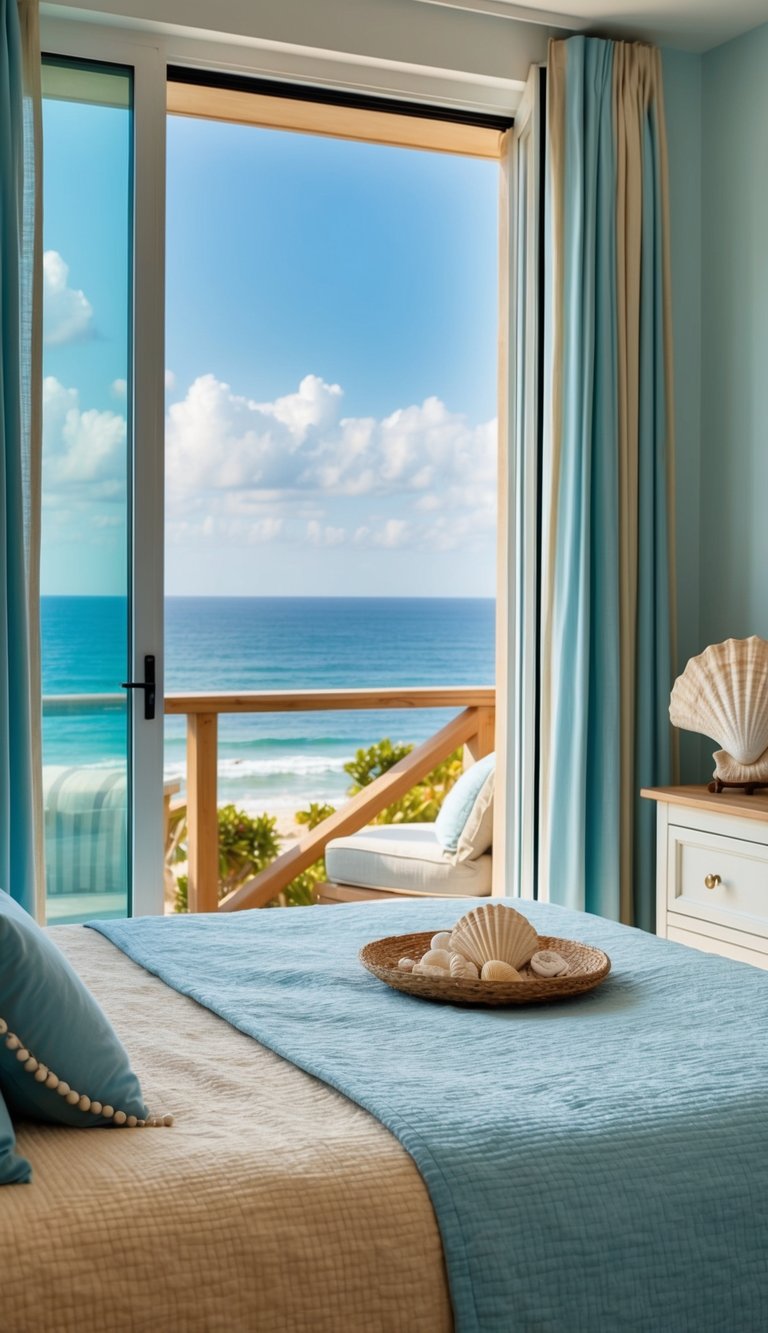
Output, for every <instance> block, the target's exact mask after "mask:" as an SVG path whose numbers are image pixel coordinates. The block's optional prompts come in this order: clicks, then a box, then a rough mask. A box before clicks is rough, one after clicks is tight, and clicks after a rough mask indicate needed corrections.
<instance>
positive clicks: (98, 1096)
mask: <svg viewBox="0 0 768 1333" xmlns="http://www.w3.org/2000/svg"><path fill="white" fill-rule="evenodd" d="M0 1093H2V1095H3V1097H4V1098H5V1100H6V1102H7V1103H8V1108H9V1109H10V1111H11V1113H12V1114H13V1115H14V1116H15V1115H21V1116H30V1117H32V1118H33V1119H36V1120H49V1121H53V1122H55V1123H58V1124H62V1125H77V1126H81V1127H89V1126H95V1125H105V1124H108V1123H109V1124H118V1125H121V1124H126V1123H127V1124H129V1125H133V1124H135V1123H136V1121H137V1120H146V1119H147V1108H146V1106H145V1105H144V1100H143V1098H142V1095H141V1088H140V1087H139V1081H138V1079H137V1078H136V1075H135V1074H134V1073H133V1070H132V1069H131V1066H130V1064H129V1061H128V1056H127V1054H126V1052H125V1050H124V1048H123V1046H122V1045H121V1043H120V1041H119V1039H118V1037H117V1035H116V1033H115V1031H114V1029H113V1028H112V1025H111V1023H110V1022H109V1020H108V1018H107V1017H106V1015H105V1014H103V1013H102V1011H101V1009H100V1008H99V1006H98V1004H97V1003H96V1001H95V1000H94V998H93V996H92V995H91V993H90V991H89V990H86V988H85V986H84V985H83V983H82V981H81V980H80V978H79V977H78V975H77V973H76V972H75V971H74V970H73V968H72V967H70V965H69V963H68V962H67V960H66V958H65V957H64V955H63V954H62V953H61V951H60V950H59V949H58V948H57V947H56V945H55V944H54V943H53V941H52V940H51V939H50V937H49V936H48V935H46V933H45V931H43V930H41V929H40V927H39V926H38V925H37V924H36V922H35V921H33V920H32V917H31V916H29V915H28V913H27V912H25V911H24V909H23V908H22V907H20V906H19V904H18V903H16V902H14V900H13V899H12V898H9V896H8V894H7V893H3V892H2V890H0ZM75 1094H77V1096H76V1095H75ZM91 1102H93V1103H94V1107H93V1110H91Z"/></svg>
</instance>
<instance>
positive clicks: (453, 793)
mask: <svg viewBox="0 0 768 1333" xmlns="http://www.w3.org/2000/svg"><path fill="white" fill-rule="evenodd" d="M495 763H496V755H495V754H487V755H486V756H485V758H484V759H478V761H477V763H476V764H472V766H471V768H468V769H467V770H466V772H464V773H462V775H461V777H460V778H459V780H458V782H455V783H454V785H453V786H452V787H451V790H450V791H449V792H448V795H447V796H446V798H445V800H444V801H443V804H442V805H441V806H440V809H439V811H438V815H437V819H436V820H435V837H436V838H437V841H438V842H439V843H440V845H441V846H442V847H444V848H445V850H446V851H447V852H455V851H456V850H457V848H458V845H459V838H460V837H461V835H462V833H463V832H464V825H465V824H466V822H467V820H468V819H469V816H470V815H471V814H472V807H473V806H474V804H475V801H476V800H477V798H478V796H479V795H480V789H481V787H482V785H483V783H484V782H485V779H486V778H487V777H488V774H489V773H490V772H491V771H492V769H493V768H494V766H495Z"/></svg>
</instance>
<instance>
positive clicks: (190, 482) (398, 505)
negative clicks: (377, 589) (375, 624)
mask: <svg viewBox="0 0 768 1333" xmlns="http://www.w3.org/2000/svg"><path fill="white" fill-rule="evenodd" d="M342 401H343V393H342V389H341V388H340V386H339V385H338V384H328V383H326V382H325V381H324V380H322V379H321V378H319V377H318V376H316V375H307V376H305V377H304V379H303V380H302V381H301V383H300V385H299V387H298V390H297V391H296V393H292V394H286V395H284V396H282V397H280V398H276V399H275V400H274V402H258V401H256V400H255V399H252V398H248V397H246V396H244V395H242V394H236V393H234V392H233V390H232V389H231V388H230V386H229V385H228V384H226V383H224V382H223V381H221V380H219V379H217V378H216V377H215V376H214V375H210V374H209V375H202V376H200V377H199V378H198V379H196V380H195V381H194V382H193V384H192V385H191V386H190V387H189V389H188V390H187V392H186V394H185V395H184V397H183V398H181V399H180V400H179V401H178V402H175V403H173V404H172V405H171V406H170V407H169V409H168V412H167V417H166V457H167V497H168V514H169V525H170V527H169V534H170V537H171V540H172V541H175V540H178V541H181V542H185V541H192V540H194V539H195V537H196V536H204V535H205V532H204V531H203V527H202V524H203V522H204V520H205V519H206V517H208V518H210V520H211V522H210V524H209V525H208V528H207V529H206V532H207V534H208V536H209V537H210V536H211V535H213V534H215V536H216V539H217V540H218V541H220V542H226V543H230V544H232V545H235V544H236V543H238V542H240V543H248V544H250V543H252V542H255V541H259V542H261V541H274V540H277V539H280V540H290V541H294V542H301V543H306V544H308V545H311V546H314V547H333V546H341V545H343V544H346V543H349V544H352V545H354V546H358V547H368V548H371V549H379V550H395V549H399V548H404V547H409V546H422V547H425V546H429V547H431V548H432V549H438V550H446V551H447V550H451V549H456V548H458V547H461V546H462V545H466V544H467V543H474V542H476V541H481V540H483V539H484V538H485V537H487V536H488V535H489V534H490V533H491V532H492V531H493V527H494V524H495V508H496V423H495V421H489V422H485V423H483V424H481V425H472V424H471V423H470V422H469V421H468V420H467V418H466V416H464V415H462V414H461V413H455V412H451V411H450V410H449V409H448V408H447V407H446V405H445V404H444V403H443V402H441V400H440V399H438V398H435V397H431V398H427V399H426V400H425V401H424V402H423V403H421V404H413V405H411V406H409V407H405V408H399V409H397V411H395V412H392V413H390V414H389V415H388V416H386V417H384V418H382V419H376V418H374V417H344V416H342V412H341V409H342ZM372 507H373V508H374V509H375V510H376V511H378V512H371V511H372ZM382 509H383V511H384V512H383V513H382V512H381V510H382ZM347 517H350V518H351V519H352V522H351V523H347V522H345V519H346V518H347ZM340 519H341V522H339V520H340Z"/></svg>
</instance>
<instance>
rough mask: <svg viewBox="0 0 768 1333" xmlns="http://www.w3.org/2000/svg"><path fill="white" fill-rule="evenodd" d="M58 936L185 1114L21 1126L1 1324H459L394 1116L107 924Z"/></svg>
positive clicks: (167, 1106) (157, 1092)
mask: <svg viewBox="0 0 768 1333" xmlns="http://www.w3.org/2000/svg"><path fill="white" fill-rule="evenodd" d="M53 933H54V937H55V939H56V941H57V943H58V944H59V945H60V946H61V948H63V949H64V951H65V953H66V954H67V955H68V956H69V958H70V959H71V961H72V963H73V964H74V966H75V967H76V969H77V970H78V972H79V973H80V974H81V976H82V977H83V979H84V981H85V982H86V984H87V985H88V986H89V987H90V989H91V990H92V991H93V993H94V994H95V995H96V996H97V998H98V999H99V1001H100V1002H101V1003H102V1004H103V1006H104V1008H105V1009H106V1011H107V1013H108V1014H109V1016H110V1018H111V1019H112V1022H113V1023H114V1025H115V1028H116V1029H117V1031H118V1033H119V1034H120V1036H121V1038H122V1040H123V1042H124V1043H125V1045H126V1047H127V1048H128V1051H129V1053H130V1055H131V1059H132V1061H133V1064H134V1068H135V1069H136V1072H137V1073H138V1074H139V1076H140V1078H141V1080H142V1083H143V1086H144V1091H145V1096H146V1098H147V1101H148V1102H149V1104H150V1107H151V1109H152V1110H153V1111H156V1110H160V1109H162V1110H172V1111H173V1112H174V1113H175V1115H176V1123H175V1125H174V1127H173V1128H171V1129H144V1130H117V1129H92V1130H73V1129H63V1128H62V1129H55V1128H51V1127H42V1126H35V1125H27V1126H23V1127H20V1129H19V1134H18V1138H19V1146H20V1149H21V1151H22V1152H23V1153H25V1154H26V1155H27V1156H28V1157H29V1159H30V1160H31V1162H32V1165H33V1168H34V1180H33V1183H32V1184H31V1185H27V1186H24V1185H14V1186H7V1187H5V1188H3V1189H2V1190H0V1254H2V1266H3V1279H2V1282H3V1298H2V1307H1V1310H2V1313H1V1314H0V1327H2V1330H3V1333H27V1330H30V1333H31V1331H32V1330H34V1333H41V1330H44V1331H45V1333H70V1330H71V1331H72V1333H75V1330H76V1333H84V1331H86V1333H90V1330H99V1331H100V1333H111V1331H112V1330H120V1331H121V1333H122V1331H123V1330H130V1331H131V1333H141V1331H143V1330H147V1331H149V1330H152V1333H174V1330H195V1331H196V1330H201V1333H202V1331H203V1330H208V1329H216V1330H226V1331H227V1333H238V1330H278V1329H279V1330H312V1331H313V1333H315V1331H316V1333H323V1331H324V1330H327V1331H328V1333H331V1330H333V1333H369V1331H370V1333H374V1331H378V1330H381V1331H382V1333H383V1331H385V1330H386V1331H387V1333H401V1330H405V1329H408V1330H411V1329H416V1330H419V1333H433V1330H448V1329H451V1328H452V1319H451V1310H450V1303H449V1300H448V1296H447V1289H446V1283H445V1270H444V1265H443V1257H442V1250H441V1246H440V1238H439V1235H438V1231H437V1225H436V1222H435V1217H434V1214H433V1211H432V1207H431V1204H430V1202H429V1198H428V1195H427V1192H426V1190H425V1188H424V1185H423V1184H422V1181H421V1177H420V1176H419V1174H418V1172H417V1170H416V1168H415V1166H414V1165H413V1163H412V1161H411V1159H410V1157H409V1156H408V1155H407V1153H406V1152H405V1151H404V1150H403V1149H402V1148H401V1147H400V1145H399V1144H398V1143H397V1141H396V1140H395V1139H394V1138H393V1137H392V1135H391V1134H390V1133H389V1131H388V1130H386V1129H384V1128H383V1126H381V1125H380V1124H379V1123H378V1122H377V1121H376V1120H374V1119H373V1118H372V1117H371V1116H370V1115H368V1113H367V1112H365V1111H363V1110H361V1109H360V1108H359V1107H357V1106H355V1105H353V1104H352V1103H351V1102H349V1101H347V1100H346V1098H344V1097H342V1096H341V1095H340V1094H338V1093H336V1092H334V1091H332V1090H331V1089H330V1088H327V1087H325V1085H324V1084H321V1083H318V1082H317V1081H316V1080H314V1079H312V1078H310V1077H309V1076H308V1075H306V1074H303V1073H302V1072H301V1071H300V1070H298V1069H295V1068H294V1067H293V1066H292V1065H290V1064H287V1063H286V1062H285V1061H283V1060H281V1059H280V1058H279V1057H278V1056H276V1055H273V1054H272V1052H270V1051H268V1050H265V1048H264V1047H262V1046H260V1045H259V1044H258V1043H257V1042H255V1041H253V1040H252V1039H251V1038H250V1037H245V1036H243V1035H242V1034H240V1033H239V1032H236V1031H235V1030H234V1029H233V1028H231V1027H230V1026H229V1025H228V1024H227V1023H225V1022H224V1021H223V1020H222V1019H220V1018H218V1017H216V1016H215V1015H214V1014H211V1013H209V1012H208V1010H206V1009H202V1008H200V1007H199V1006H198V1005H197V1004H195V1003H194V1001H192V1000H189V999H187V998H186V997H184V996H181V995H178V994H177V993H176V992H175V991H173V990H171V989H169V987H167V986H166V985H165V984H164V983H163V982H162V981H159V980H157V979H156V978H155V977H151V976H149V975H148V974H147V973H146V972H144V971H143V969H142V968H140V967H137V966H136V964H135V963H132V962H131V961H130V960H129V959H128V958H126V957H125V955H124V954H122V953H120V952H119V951H118V950H117V949H116V948H115V947H114V946H113V945H112V944H110V943H109V941H107V940H106V939H104V938H103V937H102V936H100V935H97V934H95V933H94V932H93V931H89V930H86V929H85V928H84V927H82V926H62V927H58V928H56V929H55V931H54V932H53ZM57 1072H59V1073H60V1074H61V1075H62V1077H64V1076H65V1071H64V1070H60V1071H57Z"/></svg>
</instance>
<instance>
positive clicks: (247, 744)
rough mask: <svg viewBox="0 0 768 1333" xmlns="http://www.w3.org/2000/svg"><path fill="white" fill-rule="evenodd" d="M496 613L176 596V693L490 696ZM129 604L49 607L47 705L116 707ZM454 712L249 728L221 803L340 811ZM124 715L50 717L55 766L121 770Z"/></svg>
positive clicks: (225, 767)
mask: <svg viewBox="0 0 768 1333" xmlns="http://www.w3.org/2000/svg"><path fill="white" fill-rule="evenodd" d="M494 618H495V604H494V602H493V601H492V600H491V599H485V598H477V599H469V598H461V599H459V598H333V597H329V598H297V597H286V598H282V597H274V598H270V597H201V598H197V597H171V598H168V599H167V601H166V644H165V663H166V690H167V691H183V692H189V693H192V692H194V691H196V690H217V691H220V690H222V691H223V690H237V691H255V690H273V689H274V690H299V689H338V688H342V687H345V688H350V687H357V688H364V687H369V686H370V687H377V686H415V685H491V684H492V683H493V679H494ZM126 623H127V614H126V603H125V601H124V599H121V598H110V597H46V598H43V604H42V628H43V693H44V695H57V694H58V695H61V694H67V695H72V694H115V693H120V682H121V681H123V680H125V679H127V676H126V674H125V673H126V665H125V663H126V642H127V636H126ZM450 716H451V713H450V712H444V711H442V710H435V709H430V710H424V711H420V712H413V711H410V710H409V711H407V712H390V711H382V712H357V713H330V712H329V713H303V714H296V715H292V714H273V715H259V714H250V715H247V714H246V715H237V716H233V717H227V718H222V719H221V720H220V731H219V800H220V802H224V801H235V802H236V803H237V804H239V805H241V806H244V807H245V808H247V809H249V810H252V811H255V810H263V809H269V810H274V811H280V810H294V809H298V808H300V807H301V806H302V805H304V804H306V803H307V802H309V801H320V800H331V801H337V800H338V799H339V798H340V797H341V796H342V795H343V793H344V791H345V788H346V786H347V784H348V782H349V779H348V777H347V776H346V774H345V773H344V772H343V767H342V766H343V764H344V762H345V761H346V760H348V759H350V758H351V757H352V755H353V754H354V752H355V750H356V749H357V748H358V747H360V746H365V745H369V744H371V743H372V742H373V741H376V740H379V739H381V737H383V736H390V737H392V738H393V739H397V740H404V741H414V742H418V741H420V740H423V739H424V738H425V737H426V736H428V735H430V733H431V732H433V731H435V730H437V728H438V727H439V726H441V725H442V724H443V723H444V722H445V721H446V720H447V718H448V717H450ZM125 734H126V721H125V708H124V706H120V705H116V706H113V707H111V708H108V707H105V706H99V707H97V708H90V709H88V710H81V711H77V710H75V711H70V712H67V713H66V714H61V713H58V714H51V713H49V712H46V713H45V715H44V759H45V763H46V764H89V765H93V764H97V765H104V767H109V766H112V765H113V764H114V763H115V762H118V763H119V762H121V761H122V760H123V759H124V755H125ZM165 736H166V743H165V770H166V776H167V777H178V778H181V779H182V780H183V778H184V771H185V762H184V752H185V722H184V719H183V718H168V719H166V721H165Z"/></svg>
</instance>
